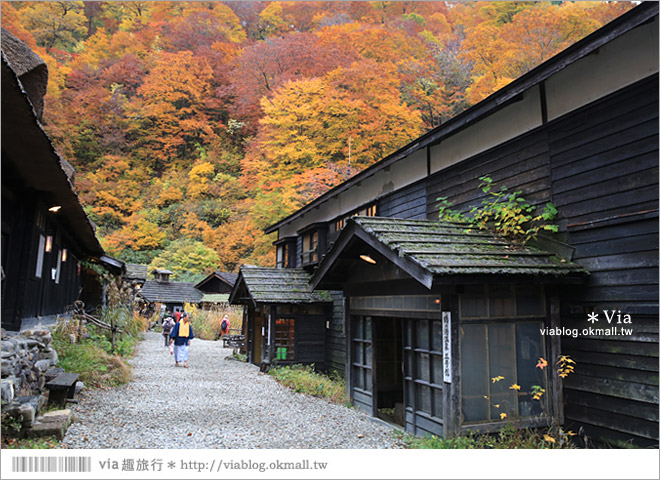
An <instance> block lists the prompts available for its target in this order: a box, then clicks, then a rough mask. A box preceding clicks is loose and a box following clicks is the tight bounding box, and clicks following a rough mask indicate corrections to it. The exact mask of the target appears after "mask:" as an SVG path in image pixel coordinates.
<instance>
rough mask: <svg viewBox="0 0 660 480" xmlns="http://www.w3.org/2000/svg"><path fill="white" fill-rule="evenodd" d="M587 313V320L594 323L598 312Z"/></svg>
mask: <svg viewBox="0 0 660 480" xmlns="http://www.w3.org/2000/svg"><path fill="white" fill-rule="evenodd" d="M588 315H589V318H587V322H591V324H592V325H593V324H594V323H596V322H597V321H598V314H597V313H593V312H592V313H589V314H588Z"/></svg>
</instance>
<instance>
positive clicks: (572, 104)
mask: <svg viewBox="0 0 660 480" xmlns="http://www.w3.org/2000/svg"><path fill="white" fill-rule="evenodd" d="M657 71H658V17H654V20H653V21H652V22H649V23H647V24H645V25H640V26H639V27H637V28H635V29H633V30H631V31H629V32H628V33H626V34H625V35H622V36H620V37H618V38H616V39H614V40H612V41H611V42H609V43H607V44H605V45H603V46H602V47H601V48H599V49H598V50H596V51H595V52H593V53H591V54H590V55H587V56H586V57H584V58H581V59H580V60H579V61H577V62H575V63H573V64H571V65H569V66H568V67H566V68H564V69H563V70H561V71H559V72H557V73H556V74H554V75H553V76H552V77H550V78H548V79H547V80H546V82H545V92H546V98H547V103H548V120H553V119H555V118H557V117H560V116H561V115H564V114H565V113H568V112H570V111H571V110H575V109H577V108H579V107H582V106H583V105H586V104H588V103H590V102H593V101H594V100H598V99H599V98H601V97H604V96H605V95H608V94H610V93H613V92H616V91H617V90H619V89H620V88H623V87H625V86H627V85H630V84H631V83H635V82H636V81H638V80H641V79H643V78H646V77H648V76H649V75H652V74H654V73H656V72H657Z"/></svg>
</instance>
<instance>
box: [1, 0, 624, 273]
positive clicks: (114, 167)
mask: <svg viewBox="0 0 660 480" xmlns="http://www.w3.org/2000/svg"><path fill="white" fill-rule="evenodd" d="M632 6H633V4H631V3H629V2H609V3H605V2H411V1H407V2H383V1H377V2H146V1H133V2H120V1H108V2H73V1H67V2H59V1H49V2H2V26H3V27H4V28H5V29H7V30H8V31H9V32H11V33H12V34H13V35H15V36H16V37H18V38H20V39H21V40H23V41H24V42H26V43H27V44H28V45H29V46H30V47H31V48H32V49H33V50H34V51H35V52H37V53H38V54H39V55H40V56H41V57H42V58H43V59H44V61H45V62H46V63H47V64H48V69H49V82H48V92H47V95H46V98H45V113H44V129H45V130H46V132H47V133H48V135H49V136H50V138H51V140H52V141H53V143H54V145H55V146H56V148H57V149H58V151H59V152H60V154H61V155H62V156H63V157H65V158H66V159H67V160H68V161H69V162H70V163H72V164H73V165H74V166H75V168H76V170H77V173H76V178H75V188H76V190H77V192H78V193H79V195H80V198H81V201H82V203H83V205H84V207H85V209H86V211H87V213H88V215H89V216H90V218H91V219H92V220H93V222H94V223H95V224H96V225H97V226H98V229H97V234H98V236H99V239H100V240H101V243H102V245H103V247H104V248H105V250H106V251H107V253H108V254H109V255H111V256H114V257H116V258H118V259H121V260H124V261H127V262H132V263H143V264H150V265H151V266H152V267H166V268H169V269H170V270H172V271H173V272H174V273H175V274H176V277H177V279H178V280H184V281H194V280H197V279H200V277H203V276H204V272H208V271H210V270H213V269H220V270H224V271H236V269H237V268H238V267H239V266H240V265H241V264H243V263H249V264H254V265H262V266H273V265H274V250H273V247H272V242H273V240H275V239H274V238H272V237H270V236H266V235H265V234H264V233H263V229H264V228H265V227H266V226H268V225H270V224H272V223H274V222H276V221H277V220H279V219H281V218H282V217H284V216H286V215H288V214H289V213H291V212H293V211H294V210H296V209H298V208H300V207H301V206H303V205H305V204H306V203H308V202H309V201H311V200H313V199H314V198H316V197H317V196H319V195H320V194H322V193H324V192H325V191H327V190H328V189H330V188H332V187H333V186H335V185H337V184H339V183H341V182H343V181H344V180H346V179H347V178H349V177H350V176H352V175H354V174H356V173H358V172H359V171H360V170H362V169H364V168H366V167H368V166H369V165H371V164H373V163H374V162H377V161H378V160H380V159H382V158H383V157H384V156H386V155H387V154H389V153H391V152H393V151H395V150H397V149H398V148H400V147H402V146H404V145H405V144H407V143H408V142H410V141H411V140H413V139H414V138H416V137H418V136H419V135H421V134H423V133H425V132H426V131H428V130H430V129H432V128H434V127H437V126H438V125H440V124H442V123H443V122H445V121H446V120H447V119H449V118H451V117H452V116H454V115H456V114H458V113H460V112H461V111H463V110H465V109H466V108H467V107H469V106H470V105H473V104H475V103H477V102H479V101H480V100H482V99H483V98H485V97H487V96H488V95H490V94H491V93H493V92H494V91H496V90H497V89H499V88H501V87H502V86H504V85H506V84H507V83H509V82H510V81H512V80H513V79H515V78H517V77H519V76H520V75H522V74H524V73H526V72H528V71H529V70H531V69H532V68H534V67H535V66H536V65H538V64H539V63H541V62H543V61H545V60H547V59H548V58H550V57H551V56H553V55H554V54H556V53H557V52H559V51H561V50H562V49H564V48H566V47H567V46H569V45H570V44H572V43H574V42H576V41H577V40H579V39H581V38H583V37H584V36H586V35H588V34H589V33H591V32H593V31H594V30H596V29H597V28H599V27H600V26H602V25H604V24H605V23H607V22H609V21H610V20H612V19H614V18H616V17H618V16H619V15H621V14H622V13H623V12H625V11H627V10H628V9H630V8H631V7H632ZM349 148H350V155H349Z"/></svg>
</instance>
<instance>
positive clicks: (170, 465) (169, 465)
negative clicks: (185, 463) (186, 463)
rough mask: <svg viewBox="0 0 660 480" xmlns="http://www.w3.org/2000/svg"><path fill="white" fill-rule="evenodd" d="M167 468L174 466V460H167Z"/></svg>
mask: <svg viewBox="0 0 660 480" xmlns="http://www.w3.org/2000/svg"><path fill="white" fill-rule="evenodd" d="M167 468H176V463H174V462H167Z"/></svg>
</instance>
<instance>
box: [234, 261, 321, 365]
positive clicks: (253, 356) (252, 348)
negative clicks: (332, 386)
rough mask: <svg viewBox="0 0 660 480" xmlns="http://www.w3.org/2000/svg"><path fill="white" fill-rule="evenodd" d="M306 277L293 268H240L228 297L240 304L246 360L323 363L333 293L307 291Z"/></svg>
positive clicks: (263, 363)
mask: <svg viewBox="0 0 660 480" xmlns="http://www.w3.org/2000/svg"><path fill="white" fill-rule="evenodd" d="M309 280H310V275H309V273H308V272H306V271H305V270H302V269H298V268H290V269H278V268H257V267H242V268H241V270H240V273H239V274H238V279H237V280H236V284H235V285H234V289H233V290H232V292H231V295H230V298H229V301H230V303H232V304H239V305H244V306H245V309H244V321H243V324H244V325H245V326H246V337H245V338H246V348H247V355H248V361H249V362H250V363H253V364H255V365H260V366H263V367H266V366H269V365H274V364H278V365H287V364H293V363H300V364H314V365H315V366H316V367H317V368H319V369H324V368H325V367H326V352H325V350H326V345H325V342H326V328H327V327H328V326H329V318H330V317H329V315H330V306H331V305H332V296H331V294H330V293H329V292H325V291H312V289H311V287H310V284H309Z"/></svg>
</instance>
